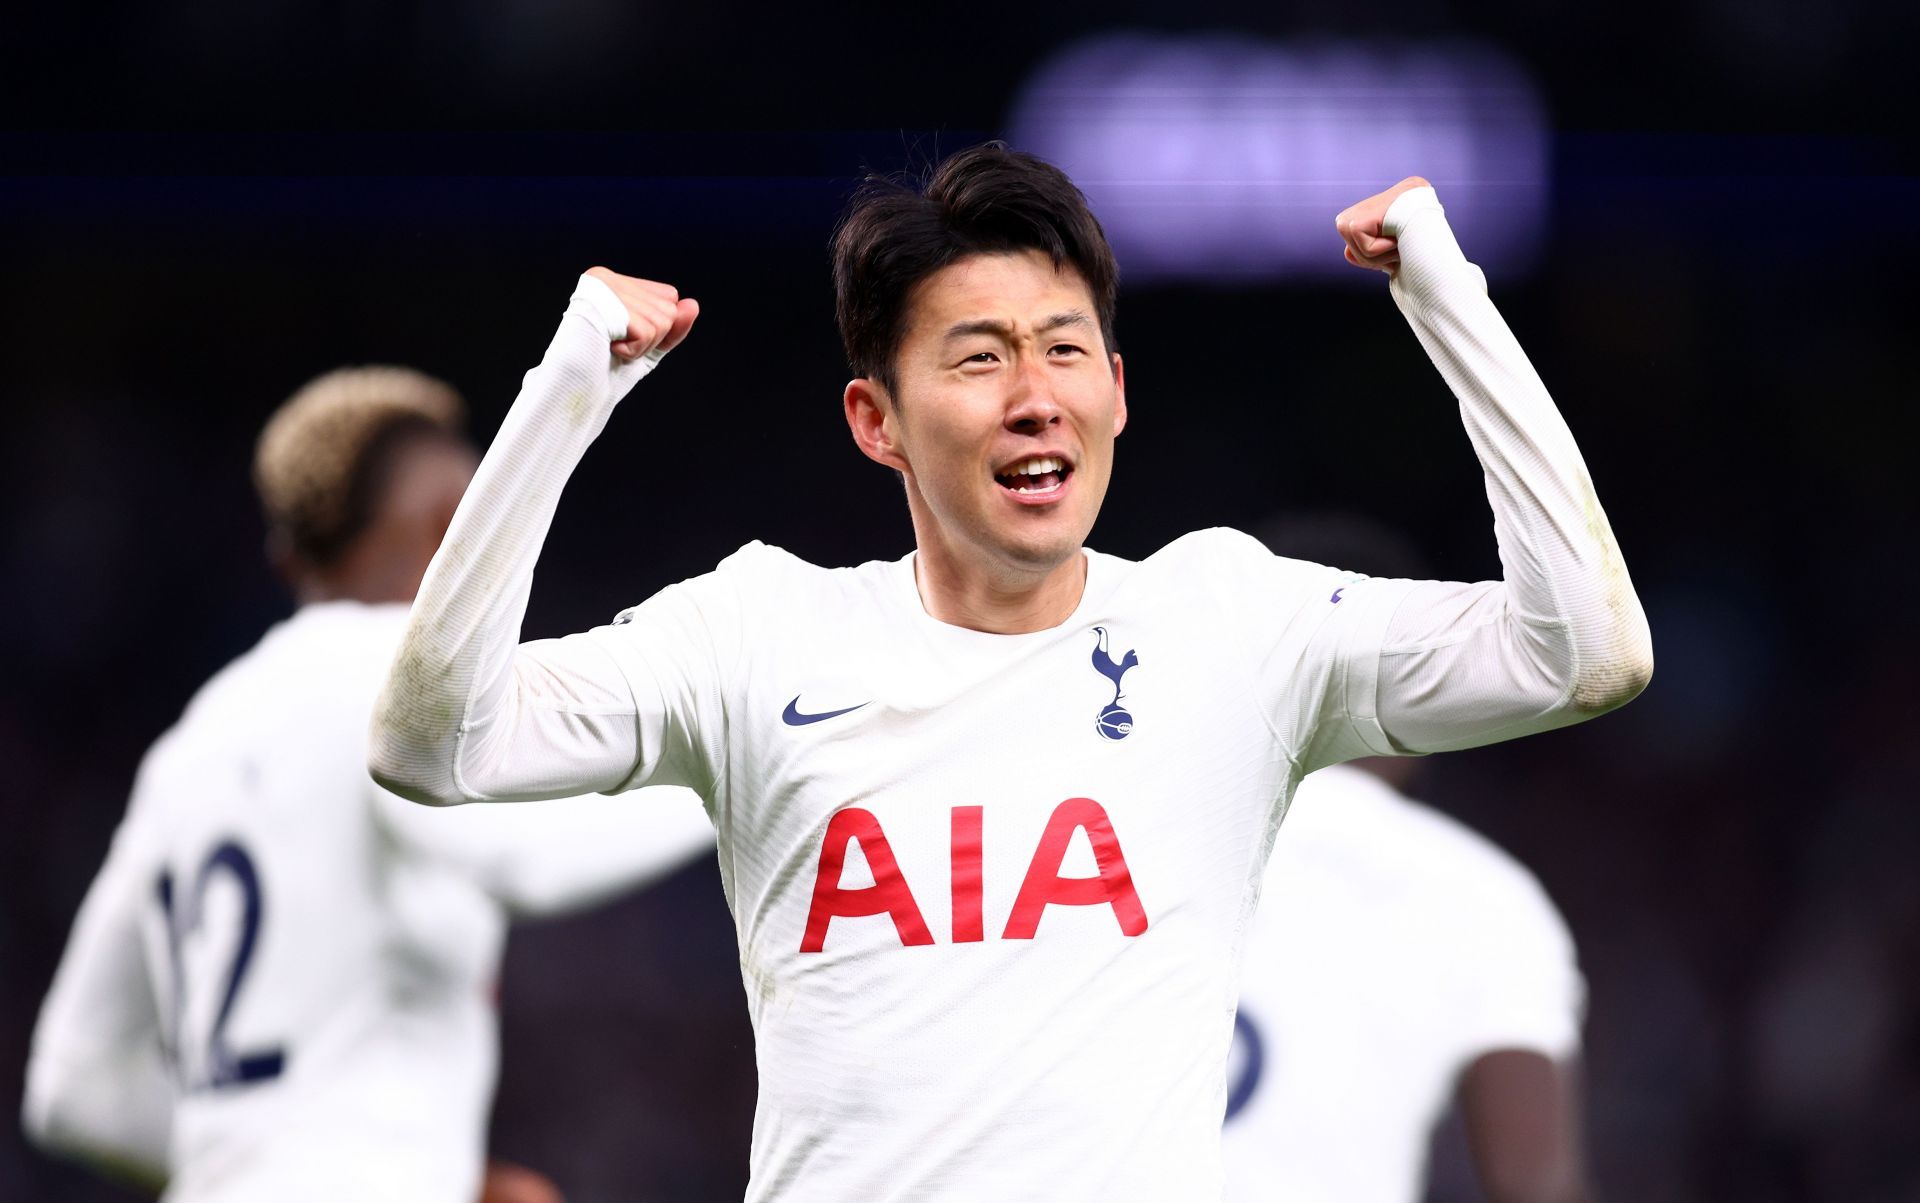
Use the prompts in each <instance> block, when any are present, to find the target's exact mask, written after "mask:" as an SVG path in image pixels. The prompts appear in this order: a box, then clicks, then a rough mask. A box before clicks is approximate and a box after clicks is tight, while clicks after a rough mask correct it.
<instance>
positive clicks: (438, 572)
mask: <svg viewBox="0 0 1920 1203" xmlns="http://www.w3.org/2000/svg"><path fill="white" fill-rule="evenodd" d="M699 313H700V308H699V305H698V304H697V303H696V302H694V301H692V300H690V299H686V298H682V297H681V296H680V295H679V293H678V292H677V291H676V290H675V289H673V288H672V287H670V286H669V285H665V284H658V283H655V282H653V281H650V280H638V279H634V278H632V277H628V276H620V275H616V274H615V273H613V272H610V271H608V270H607V269H605V268H598V267H596V268H594V269H593V270H591V271H589V272H588V273H587V274H586V275H583V276H581V277H580V283H579V286H578V287H576V288H575V289H574V293H573V296H572V298H571V299H570V301H569V302H568V305H567V311H566V315H565V316H564V317H563V318H562V319H561V321H560V328H559V329H558V330H557V331H556V332H555V333H554V336H553V342H552V343H551V344H549V345H548V347H547V353H546V355H545V357H544V358H542V359H541V361H540V365H539V366H538V367H536V368H534V369H533V370H532V371H531V372H528V373H527V376H526V379H525V381H524V382H523V383H522V385H521V388H520V396H519V397H518V398H517V399H516V400H515V401H514V403H513V408H512V409H511V410H510V411H509V412H508V414H507V418H506V421H505V422H503V423H502V424H501V427H500V433H499V434H498V435H496V436H495V437H494V440H493V445H492V446H491V447H490V448H488V450H487V454H486V457H485V458H484V459H482V460H481V463H480V468H479V470H478V472H476V473H475V475H474V478H473V483H472V484H471V485H469V486H468V487H467V492H466V496H465V497H464V498H463V499H462V500H461V502H460V508H459V510H458V512H456V513H455V515H454V518H453V524H452V525H451V526H450V527H449V528H448V530H447V535H446V538H445V539H444V540H442V541H441V544H440V550H439V552H438V553H437V554H436V555H435V556H434V558H433V563H432V565H431V566H430V567H429V568H428V569H427V575H426V578H425V579H424V580H423V581H422V582H421V584H420V592H419V595H418V596H417V597H416V598H415V599H414V603H413V613H412V615H411V617H410V618H409V619H408V622H407V631H406V635H405V636H404V638H403V639H402V640H401V643H400V650H399V652H398V653H397V654H396V656H395V658H394V663H393V667H392V669H391V670H389V672H388V675H387V683H386V687H385V688H384V689H383V690H382V691H381V695H380V700H379V703H378V704H377V705H376V706H375V708H374V717H373V728H372V731H371V734H370V746H369V749H368V766H369V768H370V770H371V771H372V773H373V778H374V780H375V781H378V782H379V783H380V784H381V785H383V786H385V787H386V788H387V789H390V790H392V791H393V792H395V793H397V794H400V795H401V796H403V797H406V798H410V799H412V800H413V801H415V802H424V803H427V804H429V805H436V806H451V805H455V804H458V803H462V802H507V801H523V800H527V799H532V798H552V797H562V796H566V795H570V794H580V793H585V792H588V791H590V790H605V789H612V788H614V787H615V786H617V785H619V784H620V783H621V782H623V781H625V780H626V779H627V778H628V777H629V776H631V774H632V772H633V768H634V765H635V763H636V761H637V759H638V757H639V754H640V749H639V748H638V746H637V743H638V737H637V734H636V728H635V723H634V703H633V698H632V695H631V691H630V689H629V687H628V685H627V682H626V679H625V677H624V675H623V674H622V673H621V671H620V669H619V668H618V667H617V666H616V665H615V663H614V662H613V661H612V660H611V659H610V658H609V657H608V656H607V654H606V653H605V652H604V651H603V650H601V649H600V648H599V647H598V646H596V645H595V644H594V643H593V642H592V641H591V640H587V639H581V638H572V639H563V640H546V641H542V642H540V643H537V644H528V645H525V646H522V645H521V644H520V642H519V640H520V623H521V620H522V619H523V618H524V617H525V614H526V608H527V597H528V595H529V593H530V592H531V591H532V588H533V566H534V562H535V561H536V560H537V559H538V558H539V555H540V546H541V544H542V543H543V542H544V541H545V539H546V535H547V531H548V529H549V528H550V527H551V525H552V523H553V515H554V511H555V510H556V509H557V508H558V506H559V503H560V492H561V490H562V488H563V487H564V486H565V484H566V482H567V478H568V477H569V476H570V475H572V473H573V470H574V468H575V466H577V465H578V464H579V462H580V459H581V457H582V456H583V455H585V454H586V450H587V446H588V445H589V444H590V443H592V442H593V440H594V438H595V437H596V436H597V435H598V434H599V433H600V431H601V429H602V428H603V427H604V426H605V425H606V423H607V418H608V417H609V416H610V415H611V414H612V412H613V407H614V405H615V404H617V403H618V402H619V400H620V399H621V398H622V397H624V396H625V395H626V394H627V392H628V391H629V390H630V389H632V388H633V386H634V385H635V384H636V383H637V382H638V381H639V380H640V379H641V378H642V377H643V376H645V375H647V373H649V372H651V371H652V370H653V368H654V366H655V365H656V364H657V363H659V361H660V358H661V357H662V356H664V355H665V354H666V353H667V352H668V351H671V350H672V349H673V348H674V347H675V346H677V345H679V343H680V342H681V340H683V339H684V338H686V336H687V332H688V331H689V330H690V329H691V328H692V326H693V323H694V319H695V318H697V317H698V316H699Z"/></svg>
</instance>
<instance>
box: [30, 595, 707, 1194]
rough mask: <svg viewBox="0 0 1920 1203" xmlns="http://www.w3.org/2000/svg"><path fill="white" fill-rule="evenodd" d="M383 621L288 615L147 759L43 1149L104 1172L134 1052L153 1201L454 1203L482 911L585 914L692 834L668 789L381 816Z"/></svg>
mask: <svg viewBox="0 0 1920 1203" xmlns="http://www.w3.org/2000/svg"><path fill="white" fill-rule="evenodd" d="M405 616H406V608H405V607H404V606H380V607H370V606H363V605H358V604H354V603H349V602H338V603H330V604H324V605H312V606H308V607H306V608H304V609H302V610H300V611H299V612H298V613H297V614H295V615H294V616H293V617H292V618H290V619H289V620H287V621H286V622H284V623H281V624H280V625H278V626H277V627H275V628H274V629H273V630H272V631H270V632H269V633H268V634H267V635H266V636H265V637H264V638H263V639H262V640H261V642H260V643H259V644H258V645H257V646H256V647H254V648H253V650H251V651H250V652H248V653H247V654H245V655H244V656H242V657H240V658H239V659H238V660H236V661H235V662H234V663H232V664H231V665H229V666H228V667H227V668H225V669H224V670H222V671H221V672H220V673H219V674H217V675H216V676H215V677H214V678H213V679H212V680H211V681H210V682H208V683H207V685H206V686H205V687H203V688H202V689H201V690H200V692H199V693H198V694H197V695H196V696H195V697H194V699H193V701H192V703H191V704H190V705H189V706H188V708H187V710H186V712H185V714H184V715H183V717H182V718H181V720H180V721H179V723H178V724H177V725H176V726H175V727H174V728H173V729H172V730H170V731H169V732H167V734H166V735H164V736H163V737H162V738H161V739H160V740H159V741H158V742H157V743H156V744H155V745H154V747H153V749H152V750H151V751H150V753H149V754H148V756H147V758H146V760H145V762H144V764H143V765H142V767H141V769H140V773H139V777H138V779H137V781H136V783H135V787H134V791H133V797H132V801H131V803H130V805H129V807H128V812H127V816H126V818H125V820H124V822H123V823H122V825H121V828H120V830H119V832H118V833H117V834H116V835H115V837H114V842H113V847H112V850H111V852H110V854H109V856H108V860H107V864H106V866H105V867H104V868H103V869H102V871H101V874H100V877H99V878H98V879H97V880H96V882H95V884H94V886H93V889H92V891H91V892H90V894H89V896H88V900H87V904H86V906H85V907H84V908H83V910H82V913H81V917H80V920H79V921H78V922H77V923H76V925H75V930H74V934H73V938H72V940H71V941H70V943H69V947H68V951H67V954H66V957H65V959H64V960H63V963H62V966H61V970H60V972H59V975H58V976H57V977H56V979H55V983H54V986H53V989H52V991H51V992H50V994H49V997H48V1001H47V1004H46V1007H45V1009H44V1011H43V1014H42V1019H41V1022H40V1026H39V1028H38V1030H37V1032H36V1036H35V1046H34V1053H33V1065H32V1069H31V1072H30V1078H29V1090H28V1097H27V1103H26V1121H27V1125H28V1127H29V1129H30V1130H32V1131H35V1132H36V1133H37V1134H38V1135H40V1136H41V1138H42V1139H43V1140H45V1141H47V1142H48V1143H50V1144H54V1145H57V1146H63V1147H68V1148H71V1149H74V1150H76V1151H81V1152H94V1153H96V1154H102V1153H104V1154H106V1155H108V1156H109V1157H118V1158H120V1159H123V1160H124V1159H127V1156H128V1151H127V1150H123V1149H122V1148H121V1147H120V1146H122V1145H124V1144H126V1143H127V1142H130V1141H135V1140H139V1139H141V1138H142V1137H141V1135H140V1134H134V1133H125V1132H121V1131H116V1130H115V1128H116V1127H124V1126H125V1125H127V1124H129V1123H130V1122H132V1121H131V1118H130V1117H125V1116H123V1115H121V1114H120V1113H122V1112H125V1111H126V1110H127V1109H128V1108H130V1107H132V1106H133V1105H134V1103H135V1101H136V1100H135V1098H134V1097H133V1096H134V1093H135V1091H136V1090H137V1089H138V1088H139V1085H140V1083H139V1082H138V1080H137V1073H136V1072H135V1071H132V1070H130V1071H129V1072H128V1073H127V1074H124V1075H122V1074H118V1073H117V1072H116V1070H117V1067H118V1066H120V1065H123V1064H127V1065H132V1064H136V1063H138V1062H139V1061H140V1060H141V1058H142V1056H143V1050H142V1049H141V1048H140V1047H139V1045H140V1044H141V1043H142V1042H143V1041H144V1042H145V1043H146V1044H147V1045H148V1046H149V1048H151V1047H152V1046H154V1045H155V1044H157V1045H159V1046H161V1047H164V1049H165V1052H166V1061H167V1072H166V1076H165V1078H164V1079H159V1080H161V1081H163V1082H165V1083H166V1097H165V1098H163V1099H161V1100H160V1101H159V1103H160V1106H161V1108H162V1109H163V1115H164V1118H163V1119H162V1120H161V1121H160V1122H159V1123H157V1124H156V1123H155V1121H154V1120H153V1119H152V1118H151V1117H148V1118H145V1119H143V1120H141V1121H140V1124H141V1126H142V1127H144V1128H146V1129H149V1133H148V1135H149V1136H150V1132H151V1130H153V1129H156V1128H157V1129H159V1130H162V1131H164V1129H165V1127H166V1126H167V1125H166V1120H168V1119H170V1124H171V1136H170V1141H169V1142H168V1147H167V1149H166V1151H165V1162H166V1169H167V1172H168V1173H169V1175H170V1179H171V1180H170V1184H169V1188H168V1192H167V1198H168V1199H174V1200H181V1201H188V1200H191V1201H193V1203H213V1201H216V1200H235V1201H238V1200H250V1201H257V1200H263V1199H272V1200H276V1201H287V1200H309V1199H310V1200H315V1201H316V1203H318V1201H320V1200H326V1201H328V1203H334V1201H337V1200H340V1199H355V1200H395V1201H396V1203H398V1201H400V1200H405V1201H407V1203H422V1201H434V1200H445V1201H447V1203H472V1201H473V1199H474V1198H475V1197H477V1195H478V1191H479V1181H480V1175H481V1171H482V1169H483V1166H484V1161H485V1145H484V1132H485V1124H486V1116H487V1109H488V1106H489V1103H490V1100H491V1097H492V1090H493V1082H494V1077H495V1061H496V1056H497V1031H496V1014H495V1008H494V993H495V988H496V975H497V973H498V969H499V965H500V958H501V953H502V940H503V936H504V933H505V927H506V918H507V912H508V910H509V909H511V910H516V911H529V912H546V911H552V910H556V909H560V908H565V907H571V906H576V905H580V904H584V903H587V902H591V901H594V900H597V899H600V898H602V897H605V896H606V895H607V894H609V893H611V892H613V891H616V890H618V889H620V888H623V887H626V886H630V885H634V884H637V883H638V882H640V881H643V880H645V879H647V878H649V877H653V876H657V875H659V874H662V873H665V872H668V871H671V870H672V869H674V868H677V867H678V866H680V865H682V864H684V863H686V862H687V861H688V860H689V859H690V858H692V857H694V856H696V855H698V854H699V853H700V852H701V851H702V850H704V849H707V848H710V847H711V846H712V840H713V832H712V827H711V824H710V823H709V821H708V820H707V818H706V816H705V814H704V813H703V812H702V810H701V808H700V806H699V803H698V800H697V799H695V798H693V797H692V796H691V795H689V794H687V793H685V791H672V792H666V791H660V792H655V793H650V794H648V795H643V796H636V797H632V798H624V799H610V798H589V799H567V800H563V801H558V802H551V803H541V804H538V805H535V806H531V807H498V808H486V807H470V808H466V809H463V810H458V811H434V810H428V809H425V808H422V807H419V806H415V805H413V804H412V803H410V802H406V801H403V800H401V799H399V798H395V797H393V796H392V795H391V794H387V793H386V792H385V791H383V790H380V789H379V788H378V787H376V786H375V785H374V784H373V783H372V781H371V780H370V779H369V778H368V777H367V772H366V766H365V746H366V729H367V719H368V715H369V712H370V710H371V708H372V705H373V700H374V697H375V695H376V693H377V692H378V689H379V683H380V680H381V678H382V676H383V675H384V673H385V670H386V667H387V664H388V663H389V661H390V659H391V657H392V652H393V647H394V645H395V643H396V641H397V640H398V638H399V635H400V632H401V629H402V625H403V623H404V620H405ZM90 1094H91V1095H95V1096H104V1097H101V1098H100V1099H99V1101H95V1100H94V1099H90V1098H88V1097H87V1096H88V1095H90ZM149 1102H151V1100H149ZM136 1159H137V1158H136Z"/></svg>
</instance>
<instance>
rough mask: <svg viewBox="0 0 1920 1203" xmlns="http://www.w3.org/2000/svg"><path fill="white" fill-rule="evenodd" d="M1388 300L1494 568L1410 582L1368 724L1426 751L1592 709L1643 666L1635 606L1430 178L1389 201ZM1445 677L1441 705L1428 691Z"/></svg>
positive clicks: (1610, 541)
mask: <svg viewBox="0 0 1920 1203" xmlns="http://www.w3.org/2000/svg"><path fill="white" fill-rule="evenodd" d="M1386 233H1387V234H1389V235H1390V236H1393V237H1396V238H1397V239H1398V243H1399V255H1400V267H1399V270H1398V272H1397V273H1396V274H1395V276H1394V280H1393V286H1392V291H1393V297H1394V300H1395V302H1396V303H1397V304H1398V305H1399V306H1400V309H1401V312H1402V313H1403V314H1404V315H1405V317H1406V319H1407V322H1408V324H1409V325H1411V326H1412V327H1413V330H1414V333H1415V334H1416V335H1417V336H1418V337H1419V339H1420V342H1421V345H1422V346H1423V347H1425V349H1426V351H1427V354H1428V355H1429V356H1430V357H1431V358H1432V360H1433V362H1434V365H1435V366H1436V367H1438V368H1439V370H1440V373H1441V375H1442V376H1443V377H1445V379H1446V381H1447V384H1448V385H1449V386H1450V387H1451V388H1452V389H1453V392H1454V394H1455V396H1456V397H1458V399H1459V402H1460V412H1461V418H1462V421H1463V423H1464V424H1465V426H1466V430H1467V434H1468V437H1469V438H1470V439H1471V440H1472V443H1473V447H1474V451H1475V453H1476V454H1477V455H1478V456H1479V459H1480V463H1481V467H1482V469H1483V470H1484V473H1485V477H1486V490H1487V498H1488V500H1489V502H1491V504H1492V507H1493V516H1494V533H1495V537H1496V539H1497V540H1498V543H1499V552H1500V563H1501V568H1502V579H1501V580H1500V581H1499V582H1494V583H1489V584H1485V585H1478V586H1465V585H1434V586H1424V587H1422V589H1420V590H1417V591H1416V592H1415V593H1414V594H1412V595H1410V596H1409V598H1408V599H1407V602H1406V603H1405V604H1404V605H1403V607H1402V610H1401V612H1400V613H1398V614H1397V615H1396V617H1395V619H1394V622H1393V624H1392V626H1391V627H1390V629H1389V631H1388V637H1387V656H1386V657H1385V660H1384V662H1383V663H1384V665H1385V667H1383V672H1382V685H1383V688H1382V697H1381V714H1382V725H1383V727H1385V729H1386V730H1387V731H1388V732H1389V734H1391V735H1392V736H1393V737H1394V738H1395V741H1396V742H1397V743H1399V744H1401V745H1402V746H1403V747H1405V748H1407V749H1409V750H1418V751H1438V750H1442V749H1444V748H1448V747H1460V746H1467V745H1470V744H1474V743H1483V742H1487V741H1489V740H1492V739H1501V738H1507V737H1509V736H1513V735H1519V734H1525V733H1527V732H1529V731H1538V730H1545V729H1547V728H1551V727H1556V726H1563V725H1566V724H1568V723H1572V722H1577V721H1580V720H1581V719H1584V718H1587V717H1590V716H1592V715H1596V714H1600V713H1603V712H1605V711H1607V710H1611V709H1613V708H1614V707H1617V706H1620V705H1622V704H1624V703H1625V702H1627V701H1629V700H1630V699H1632V698H1633V697H1634V696H1635V695H1636V694H1637V693H1639V691H1640V690H1641V689H1642V688H1643V687H1644V686H1645V684H1646V682H1647V679H1648V677H1649V676H1650V675H1651V673H1652V667H1653V656H1652V644H1651V640H1650V637H1649V634H1648V630H1647V622H1646V616H1645V614H1644V613H1643V611H1642V609H1641V606H1640V601H1639V599H1638V597H1637V596H1636V595H1635V593H1634V590H1633V585H1632V582H1631V580H1630V579H1629V578H1628V576H1627V569H1626V564H1625V561H1624V560H1623V559H1622V558H1621V554H1620V549H1619V546H1618V544H1617V543H1616V542H1615V540H1614V537H1613V531H1612V528H1611V527H1610V526H1609V525H1608V523H1607V517H1606V514H1605V512H1604V511H1603V510H1602V509H1601V508H1600V502H1599V499H1598V497H1597V496H1596V495H1595V493H1594V489H1593V482H1592V480H1591V478H1590V477H1589V476H1588V473H1587V467H1586V463H1585V461H1584V460H1583V459H1582V457H1581V455H1580V449H1579V447H1578V446H1577V445H1576V444H1575V443H1574V440H1573V434H1572V432H1571V431H1570V430H1569V429H1568V428H1567V424H1566V422H1565V420H1564V419H1563V418H1562V417H1561V415H1560V412H1559V410H1558V408H1557V407H1556V406H1555V405H1554V403H1553V399H1552V397H1551V396H1549V395H1548V393H1547V390H1546V387H1545V386H1544V385H1543V384H1542V383H1541V381H1540V378H1539V376H1538V375H1537V374H1536V373H1535V372H1534V370H1533V366H1532V364H1531V363H1529V362H1528V360H1527V357H1526V354H1525V352H1524V351H1522V350H1521V348H1520V345H1519V343H1518V342H1517V341H1516V340H1515V339H1514V337H1513V334H1512V332H1511V331H1510V330H1508V328H1507V325H1506V322H1505V321H1504V320H1502V318H1501V316H1500V314H1499V312H1498V311H1497V310H1496V309H1495V308H1494V306H1493V303H1492V302H1491V301H1490V300H1489V299H1488V298H1487V295H1486V284H1485V280H1484V278H1483V277H1482V276H1481V274H1480V271H1479V269H1478V268H1476V267H1474V266H1473V265H1472V264H1470V263H1468V262H1467V260H1466V259H1465V257H1464V256H1463V255H1462V254H1461V251H1460V248H1459V246H1458V244H1457V243H1456V242H1455V241H1454V238H1453V233H1452V231H1451V230H1450V229H1449V228H1448V226H1447V223H1446V220H1445V218H1444V216H1443V215H1442V214H1441V212H1440V209H1439V203H1438V201H1437V200H1436V199H1435V198H1434V194H1433V192H1432V190H1431V189H1417V190H1415V191H1413V192H1409V193H1407V194H1406V195H1404V196H1403V197H1401V198H1400V199H1399V200H1398V201H1396V202H1395V204H1394V206H1393V208H1392V209H1391V210H1389V213H1388V225H1387V229H1386ZM1443 678H1444V679H1445V680H1446V681H1447V683H1448V684H1447V689H1446V691H1444V693H1448V694H1451V696H1450V697H1443V704H1438V705H1436V704H1433V703H1432V701H1431V700H1430V699H1432V698H1434V697H1436V696H1441V695H1438V694H1436V693H1435V691H1434V690H1433V689H1432V686H1433V685H1434V684H1435V683H1436V682H1438V681H1440V680H1442V679H1443Z"/></svg>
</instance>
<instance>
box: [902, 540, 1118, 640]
mask: <svg viewBox="0 0 1920 1203" xmlns="http://www.w3.org/2000/svg"><path fill="white" fill-rule="evenodd" d="M919 547H920V551H919V554H918V555H916V556H915V557H914V571H913V583H914V585H915V587H916V588H918V589H919V591H920V604H921V605H922V606H924V607H925V608H926V611H927V613H928V614H930V615H932V616H933V617H934V618H937V619H939V620H940V621H941V622H944V623H948V624H951V625H953V626H956V627H966V628H967V629H968V630H972V631H986V632H988V633H989V634H994V635H1024V634H1026V633H1027V632H1029V631H1044V630H1047V629H1048V628H1049V627H1057V626H1059V625H1060V624H1061V623H1063V622H1065V621H1066V620H1067V619H1068V618H1069V617H1071V616H1072V614H1073V611H1074V609H1075V607H1077V606H1078V605H1079V604H1080V595H1081V594H1082V593H1084V592H1085V591H1086V587H1087V557H1086V555H1085V554H1084V553H1082V552H1080V551H1078V550H1076V551H1075V552H1074V554H1073V555H1071V556H1070V557H1068V558H1067V559H1066V560H1064V561H1062V562H1061V563H1059V564H1056V565H1054V566H1053V567H1051V568H1044V569H1036V570H1033V571H1030V572H1029V571H1023V570H1017V569H1014V570H1006V571H1001V572H993V571H986V570H982V569H981V568H980V567H979V566H978V565H975V564H970V563H968V562H967V561H966V560H965V559H963V558H962V557H961V556H959V555H956V554H954V551H953V549H952V548H949V547H946V546H945V545H943V544H941V543H939V542H938V541H937V540H928V539H921V540H920V541H919Z"/></svg>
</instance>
